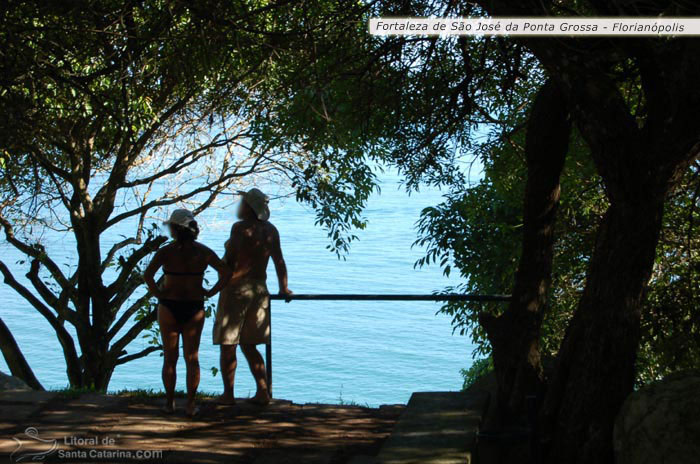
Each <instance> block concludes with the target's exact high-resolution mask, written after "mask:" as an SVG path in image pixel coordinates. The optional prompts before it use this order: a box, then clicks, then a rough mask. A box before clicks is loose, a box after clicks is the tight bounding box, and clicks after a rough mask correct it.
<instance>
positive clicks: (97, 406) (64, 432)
mask: <svg viewBox="0 0 700 464" xmlns="http://www.w3.org/2000/svg"><path fill="white" fill-rule="evenodd" d="M183 401H184V400H181V399H180V400H179V402H180V403H182V402H183ZM162 402H163V400H162V399H152V398H148V397H129V396H113V395H100V394H83V395H80V396H79V397H75V398H71V397H70V396H66V395H63V394H57V393H55V392H33V391H30V392H19V391H14V392H12V391H8V392H0V460H6V457H7V456H10V455H11V454H12V453H13V451H15V450H17V449H18V448H19V449H18V450H17V451H16V452H15V455H14V456H13V458H14V459H15V460H17V458H18V457H19V456H25V458H24V459H23V460H22V462H24V461H31V460H38V459H36V457H35V456H34V454H36V455H37V456H38V457H41V456H44V459H43V461H44V462H125V461H129V460H131V462H136V461H138V462H159V463H203V464H206V463H252V464H267V463H282V464H284V463H289V464H293V463H304V464H315V463H318V464H326V463H328V464H341V463H346V462H348V461H349V460H350V459H351V458H352V457H353V456H356V455H369V456H374V455H377V453H378V452H379V448H380V447H381V444H382V442H383V441H384V440H385V439H386V437H387V436H388V435H389V434H390V433H391V431H392V429H393V427H394V424H395V423H396V420H397V419H398V417H399V416H400V415H401V413H402V411H403V410H404V406H402V405H395V406H382V407H380V408H364V407H358V406H341V405H321V404H318V405H317V404H305V405H298V404H293V403H291V402H288V401H281V400H276V401H273V403H272V404H271V405H270V406H268V407H266V408H261V407H258V406H254V405H252V404H246V403H245V402H244V400H241V401H239V404H238V405H236V406H222V405H218V404H216V403H215V402H214V401H213V399H210V398H209V399H204V400H202V401H201V402H200V405H201V410H202V411H201V414H200V415H199V416H198V417H197V418H195V419H189V418H187V417H185V416H184V415H183V413H182V409H180V411H179V413H176V414H175V415H172V416H169V415H165V414H163V413H161V412H160V406H161V404H162ZM179 406H180V407H181V408H182V406H183V405H182V404H179ZM20 443H21V446H20ZM30 455H32V456H30ZM6 462H12V460H9V461H7V460H6Z"/></svg>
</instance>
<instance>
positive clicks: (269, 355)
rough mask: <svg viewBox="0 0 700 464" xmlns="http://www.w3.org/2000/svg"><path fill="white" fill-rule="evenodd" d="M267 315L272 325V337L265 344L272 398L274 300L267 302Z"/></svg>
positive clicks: (268, 386)
mask: <svg viewBox="0 0 700 464" xmlns="http://www.w3.org/2000/svg"><path fill="white" fill-rule="evenodd" d="M267 317H268V323H269V325H270V337H269V339H268V340H267V343H266V344H265V369H266V372H267V391H268V393H269V394H270V398H272V300H271V299H268V302H267Z"/></svg>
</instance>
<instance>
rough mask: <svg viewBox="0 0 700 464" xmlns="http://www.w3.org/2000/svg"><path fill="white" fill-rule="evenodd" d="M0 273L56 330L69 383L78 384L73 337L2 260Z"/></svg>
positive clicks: (78, 365) (78, 376)
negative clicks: (18, 280)
mask: <svg viewBox="0 0 700 464" xmlns="http://www.w3.org/2000/svg"><path fill="white" fill-rule="evenodd" d="M0 273H2V275H3V277H4V278H5V284H7V285H8V286H10V287H11V288H12V289H13V290H14V291H16V292H17V293H18V294H19V295H20V296H22V297H23V298H24V299H25V300H27V302H29V304H31V305H32V306H33V307H34V308H35V309H36V310H37V311H38V312H39V314H41V315H42V316H44V318H45V319H46V320H47V321H48V322H49V324H51V327H53V329H54V330H55V331H56V336H57V337H58V341H59V342H60V343H61V346H62V347H63V355H64V357H65V358H66V366H67V372H68V379H69V380H70V382H71V384H73V385H79V384H80V379H81V378H82V372H81V369H80V361H79V358H78V353H77V351H76V349H75V343H74V342H73V338H72V337H71V336H70V334H69V333H68V331H67V330H66V329H65V327H63V324H61V322H60V321H59V320H58V318H57V317H56V316H55V315H54V314H53V313H52V312H51V310H50V309H49V308H47V307H46V306H45V305H44V304H43V303H42V302H41V301H39V299H38V298H37V297H36V296H34V294H33V293H32V292H30V291H29V290H28V289H27V288H26V287H25V286H23V285H22V284H20V283H19V282H17V280H16V279H15V278H14V276H13V275H12V273H11V272H10V270H9V269H8V268H7V266H6V265H5V263H4V262H2V261H0Z"/></svg>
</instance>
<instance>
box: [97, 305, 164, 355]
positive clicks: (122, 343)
mask: <svg viewBox="0 0 700 464" xmlns="http://www.w3.org/2000/svg"><path fill="white" fill-rule="evenodd" d="M157 315H158V311H156V310H155V309H152V310H151V312H149V313H148V314H147V315H146V316H145V317H144V318H143V319H140V320H139V321H137V322H136V324H134V325H132V326H131V328H130V329H129V330H128V331H127V332H126V333H125V334H124V335H123V336H122V337H121V338H120V339H119V340H117V341H116V342H114V344H112V347H111V348H110V350H109V352H110V355H112V357H113V358H114V359H117V358H118V357H119V356H120V354H121V352H122V351H124V348H126V346H127V345H128V344H129V343H131V342H132V341H133V340H134V339H135V338H136V337H138V335H139V334H140V333H141V332H142V331H143V330H145V329H147V328H148V327H149V326H150V325H151V324H153V323H154V322H155V320H156V317H157Z"/></svg>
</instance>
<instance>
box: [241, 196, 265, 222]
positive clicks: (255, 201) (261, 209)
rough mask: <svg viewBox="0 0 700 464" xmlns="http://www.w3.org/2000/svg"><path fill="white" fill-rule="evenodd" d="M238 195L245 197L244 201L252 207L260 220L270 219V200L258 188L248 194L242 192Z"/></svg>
mask: <svg viewBox="0 0 700 464" xmlns="http://www.w3.org/2000/svg"><path fill="white" fill-rule="evenodd" d="M238 193H240V194H241V195H242V196H243V201H245V202H246V203H247V204H248V206H250V208H251V209H252V210H253V212H254V213H255V216H257V218H258V219H260V220H261V221H267V220H268V219H270V207H269V206H268V203H269V202H270V198H269V197H268V196H267V195H265V194H264V193H262V192H261V191H260V190H258V189H256V188H252V189H250V190H248V191H247V192H244V191H242V190H241V191H239V192H238Z"/></svg>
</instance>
